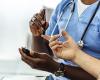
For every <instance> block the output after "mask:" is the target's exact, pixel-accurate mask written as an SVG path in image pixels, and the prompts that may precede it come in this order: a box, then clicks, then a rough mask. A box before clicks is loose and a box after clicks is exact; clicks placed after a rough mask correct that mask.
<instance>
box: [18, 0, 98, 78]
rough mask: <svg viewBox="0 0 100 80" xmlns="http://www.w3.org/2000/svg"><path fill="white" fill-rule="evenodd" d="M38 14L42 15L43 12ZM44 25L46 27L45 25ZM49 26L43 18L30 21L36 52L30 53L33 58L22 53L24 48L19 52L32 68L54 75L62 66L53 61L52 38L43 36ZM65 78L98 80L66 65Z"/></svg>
mask: <svg viewBox="0 0 100 80" xmlns="http://www.w3.org/2000/svg"><path fill="white" fill-rule="evenodd" d="M88 1H89V0H88ZM38 14H39V15H40V14H41V12H40V13H38ZM38 21H39V22H41V24H42V25H38V24H37V22H38ZM42 22H43V23H42ZM44 23H45V24H46V25H44ZM47 25H48V23H47V22H45V20H44V19H43V18H42V19H41V20H40V19H37V20H34V18H32V19H31V20H30V30H31V32H32V35H33V42H32V43H33V47H32V51H34V52H31V53H30V54H31V56H27V55H26V54H25V53H24V52H23V51H22V48H20V49H19V51H20V54H21V59H22V60H23V61H24V62H25V63H27V64H28V65H29V66H30V67H32V68H34V69H39V70H44V71H48V72H51V73H54V72H56V71H57V70H58V68H59V65H60V64H59V63H57V62H56V61H55V60H54V59H53V52H52V50H51V48H50V47H49V40H50V38H51V36H48V35H43V33H44V32H45V30H46V29H47ZM40 44H41V45H40ZM72 54H73V53H72ZM65 77H67V78H70V79H71V80H96V78H95V77H93V76H91V75H90V74H89V73H88V72H86V71H85V70H83V69H82V68H80V67H72V66H68V65H65Z"/></svg>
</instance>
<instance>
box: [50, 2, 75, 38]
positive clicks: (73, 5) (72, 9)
mask: <svg viewBox="0 0 100 80" xmlns="http://www.w3.org/2000/svg"><path fill="white" fill-rule="evenodd" d="M69 5H71V14H70V15H69V18H68V21H67V23H66V25H65V28H64V29H62V30H66V28H67V27H68V24H69V22H70V19H71V17H72V15H73V13H74V7H75V3H74V1H73V0H72V1H71V2H70V3H69V4H67V5H65V6H64V8H63V11H62V12H61V13H60V15H59V18H58V20H57V23H56V24H55V26H54V29H53V31H52V33H51V36H53V34H54V32H55V30H56V28H57V25H58V23H59V21H60V19H61V18H62V16H63V14H64V11H65V8H66V7H68V6H69ZM60 34H61V33H60Z"/></svg>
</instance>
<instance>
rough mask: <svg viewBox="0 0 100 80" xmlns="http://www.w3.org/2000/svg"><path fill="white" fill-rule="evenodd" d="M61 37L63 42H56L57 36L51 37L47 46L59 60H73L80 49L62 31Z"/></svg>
mask: <svg viewBox="0 0 100 80" xmlns="http://www.w3.org/2000/svg"><path fill="white" fill-rule="evenodd" d="M62 36H63V37H64V38H65V40H66V41H65V42H61V41H58V40H57V39H58V38H59V35H56V36H53V37H51V39H50V43H49V46H50V48H51V49H52V51H53V52H54V53H55V54H56V55H57V56H58V57H59V58H63V59H67V60H73V59H74V58H75V55H76V54H77V53H78V51H79V50H80V49H79V47H78V46H77V44H76V43H75V42H74V40H73V39H72V38H71V37H70V36H69V35H68V33H67V32H65V31H63V32H62Z"/></svg>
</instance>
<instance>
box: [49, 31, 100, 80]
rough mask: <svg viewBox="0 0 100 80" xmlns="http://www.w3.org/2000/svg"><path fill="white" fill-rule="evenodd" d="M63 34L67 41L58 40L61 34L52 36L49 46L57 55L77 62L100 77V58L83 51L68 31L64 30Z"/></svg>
mask: <svg viewBox="0 0 100 80" xmlns="http://www.w3.org/2000/svg"><path fill="white" fill-rule="evenodd" d="M62 36H63V37H64V38H65V42H60V41H58V38H59V35H56V36H52V37H51V39H50V43H49V46H50V47H51V49H52V50H53V52H54V53H55V55H56V56H57V57H59V58H62V59H65V60H71V61H73V62H74V63H77V64H78V65H80V66H81V67H82V68H83V69H84V70H86V71H88V72H89V73H90V74H91V75H93V76H94V77H96V78H97V79H98V77H99V75H100V60H99V59H96V58H94V57H91V56H89V55H87V54H86V53H85V52H83V51H82V50H81V49H80V48H79V47H78V46H77V44H76V43H75V42H74V40H73V39H72V38H71V36H69V35H68V33H67V32H65V31H63V32H62Z"/></svg>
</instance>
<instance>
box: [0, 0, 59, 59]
mask: <svg viewBox="0 0 100 80" xmlns="http://www.w3.org/2000/svg"><path fill="white" fill-rule="evenodd" d="M58 2H59V0H0V59H16V58H18V57H19V56H20V55H19V52H18V48H19V47H21V46H25V45H26V36H27V33H28V30H29V26H28V25H29V24H28V23H29V20H30V19H31V17H32V15H33V14H34V13H36V12H38V11H39V10H40V9H41V8H42V6H43V5H45V6H48V7H51V8H54V7H55V6H56V5H57V3H58ZM50 3H53V4H50Z"/></svg>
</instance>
